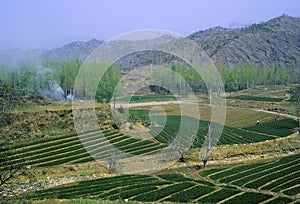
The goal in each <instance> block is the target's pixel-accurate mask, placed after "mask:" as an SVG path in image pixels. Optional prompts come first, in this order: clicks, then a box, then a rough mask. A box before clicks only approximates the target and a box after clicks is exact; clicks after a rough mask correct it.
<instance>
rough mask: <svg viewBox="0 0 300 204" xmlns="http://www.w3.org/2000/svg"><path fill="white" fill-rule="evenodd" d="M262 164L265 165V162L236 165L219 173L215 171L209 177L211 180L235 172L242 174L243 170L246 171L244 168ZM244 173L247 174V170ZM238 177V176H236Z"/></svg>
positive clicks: (228, 175) (231, 175)
mask: <svg viewBox="0 0 300 204" xmlns="http://www.w3.org/2000/svg"><path fill="white" fill-rule="evenodd" d="M264 165H266V164H265V163H254V164H248V165H242V166H237V167H234V168H232V169H228V170H225V171H222V172H220V173H216V174H214V175H212V176H211V177H210V178H211V179H213V180H218V179H225V177H234V176H235V174H237V175H240V174H244V171H246V170H250V169H253V168H257V167H259V166H264ZM262 168H264V167H262ZM246 175H248V173H247V172H246ZM238 178H240V176H238ZM229 181H231V180H228V181H226V182H229Z"/></svg>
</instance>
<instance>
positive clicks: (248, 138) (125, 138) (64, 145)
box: [0, 96, 300, 203]
mask: <svg viewBox="0 0 300 204" xmlns="http://www.w3.org/2000/svg"><path fill="white" fill-rule="evenodd" d="M154 97H158V96H154ZM146 98H147V97H146ZM150 98H151V97H150ZM158 98H159V97H158ZM167 98H168V97H167ZM152 99H153V98H152ZM133 100H136V101H133V102H134V103H139V102H140V101H141V102H145V101H147V100H148V99H143V98H136V99H135V98H133ZM162 100H163V99H162ZM166 100H169V99H166ZM230 100H233V99H230ZM234 100H235V99H234ZM241 101H243V100H241ZM267 103H282V102H267ZM160 107H161V109H157V110H155V109H153V105H151V106H136V107H132V108H130V109H129V114H130V116H131V118H132V123H133V126H132V127H133V131H134V130H135V128H137V127H140V126H141V125H142V124H143V123H145V124H148V125H146V126H143V127H141V128H140V129H138V130H143V131H146V132H147V133H150V135H151V137H145V138H143V137H136V136H134V135H131V134H130V133H125V132H122V131H121V130H119V129H117V128H115V127H114V126H113V125H112V123H111V122H109V121H111V119H109V120H107V121H108V122H105V123H101V125H100V126H99V128H98V129H92V130H88V131H86V132H80V133H78V134H77V133H75V132H73V133H66V134H57V135H54V136H47V137H44V138H39V139H30V140H24V141H22V142H16V143H13V144H9V145H8V146H7V148H5V149H4V151H2V154H3V155H5V160H6V161H5V163H4V165H1V169H0V170H7V169H9V167H10V166H14V165H17V166H25V167H26V168H27V167H28V168H29V169H32V170H34V171H35V172H37V174H36V176H37V178H38V180H39V181H43V182H46V183H47V182H50V183H49V184H46V185H45V187H44V188H41V189H40V190H35V191H32V190H31V191H28V192H26V193H21V192H20V190H18V191H16V192H19V193H17V195H14V196H17V197H15V198H17V199H25V200H30V201H35V200H44V199H54V200H55V199H58V200H60V199H67V200H71V199H78V200H81V199H88V200H90V199H91V200H110V201H112V202H121V201H122V202H124V200H125V199H126V200H127V199H128V200H129V201H132V202H156V203H162V202H166V203H168V202H171V203H189V202H193V203H239V201H241V200H243V201H245V203H247V202H248V203H261V202H263V203H291V202H295V203H296V202H298V201H299V192H300V190H299V182H300V180H299V179H298V178H299V176H300V174H299V169H300V166H299V159H300V157H299V148H300V141H299V137H298V136H297V135H296V133H295V128H296V127H297V125H298V124H297V121H296V120H294V119H293V117H288V116H285V115H280V114H276V113H271V112H267V111H260V110H253V109H250V108H247V109H246V108H236V107H234V108H233V107H228V110H227V119H226V122H225V125H224V128H223V132H222V135H221V137H220V140H219V141H218V144H217V146H216V147H215V149H214V150H213V151H212V153H211V155H210V156H209V157H208V165H207V168H205V169H204V168H202V161H201V160H200V159H199V149H200V148H201V147H202V144H203V142H204V139H205V136H206V134H207V132H208V129H209V125H210V122H209V120H210V114H211V110H210V108H209V106H208V105H206V104H201V105H199V109H200V112H201V115H200V116H199V118H192V117H190V116H185V115H183V116H180V115H179V113H180V112H179V111H178V104H174V103H172V102H170V104H164V105H161V106H160ZM23 109H24V110H25V109H26V111H28V112H30V111H33V112H34V111H35V110H32V108H30V107H24V108H23ZM29 109H30V111H29ZM45 109H46V110H47V111H48V109H49V107H47V106H46V107H42V106H41V107H39V108H38V109H37V110H36V111H41V112H44V111H45ZM64 109H68V106H67V105H66V106H64V107H63V110H61V107H59V108H58V111H59V114H61V113H64V112H68V113H69V112H70V111H67V110H64ZM124 109H125V110H126V108H124ZM106 110H107V109H105V108H99V109H97V111H101V113H103V112H105V111H106ZM17 111H22V108H20V109H19V110H17ZM54 111H55V107H54V106H53V107H51V112H52V114H54ZM48 112H49V111H48ZM36 115H37V114H36ZM98 115H99V116H98V117H99V119H100V120H102V121H103V120H104V118H109V117H108V116H109V114H106V115H105V116H104V115H101V114H98ZM274 118H276V120H274ZM257 120H260V123H259V124H258V125H257V124H256V121H257ZM182 121H188V122H190V123H193V122H195V121H196V122H199V127H198V132H197V135H196V138H195V139H194V141H193V143H192V145H191V149H190V151H189V152H187V153H186V154H185V155H184V157H185V158H186V160H185V162H176V163H175V164H174V165H173V166H170V167H168V168H166V169H162V171H160V172H156V173H153V174H150V175H133V174H128V175H126V174H120V173H119V172H117V171H114V169H113V168H111V169H110V166H102V167H100V168H99V166H100V165H99V164H98V163H97V162H96V161H95V158H96V159H99V160H102V159H103V160H107V159H110V158H112V155H113V153H112V152H111V145H113V146H114V147H116V148H118V149H119V150H121V151H123V152H124V153H128V155H130V159H134V156H135V155H140V156H147V155H152V154H155V153H159V152H160V151H161V150H164V149H165V148H167V147H168V146H169V145H170V144H172V142H173V141H174V138H175V137H176V136H178V131H179V127H180V125H181V123H182ZM160 124H164V125H163V126H161V125H160ZM182 136H184V135H182ZM183 138H188V137H183ZM87 150H88V151H87ZM177 156H178V158H179V154H178V155H177ZM195 166H197V168H198V167H199V166H200V170H199V168H198V169H197V170H196V168H195ZM79 175H80V176H79ZM23 177H24V176H23ZM23 177H22V179H23ZM69 179H70V181H69ZM59 180H64V182H63V183H60V182H59ZM18 182H19V181H18ZM20 182H21V183H22V182H23V180H21V181H20ZM50 184H51V185H50ZM61 184H64V185H61ZM22 185H23V184H22ZM22 185H20V186H21V187H22ZM15 188H16V189H18V187H15ZM21 190H22V191H23V189H21ZM5 193H9V191H6V192H5ZM6 199H10V198H9V197H8V198H7V197H6Z"/></svg>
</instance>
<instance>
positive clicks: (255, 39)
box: [0, 15, 300, 67]
mask: <svg viewBox="0 0 300 204" xmlns="http://www.w3.org/2000/svg"><path fill="white" fill-rule="evenodd" d="M186 37H187V38H189V39H191V40H193V41H195V42H196V43H197V44H198V45H199V46H201V47H202V48H203V49H204V50H205V51H206V52H207V54H208V55H209V56H210V57H211V59H212V60H213V61H214V62H215V63H216V64H217V65H219V64H221V65H222V64H223V65H226V66H230V67H232V66H237V65H238V66H240V65H243V64H247V63H253V64H257V65H261V64H272V63H276V62H281V63H284V64H288V65H295V64H296V65H298V64H300V18H296V17H291V16H286V15H282V16H279V17H276V18H273V19H271V20H268V21H266V22H261V23H254V24H252V25H250V26H246V27H243V28H224V27H221V26H217V27H212V28H209V29H206V30H200V31H197V32H194V33H192V34H190V35H188V36H186ZM103 42H104V41H102V40H97V39H91V40H89V41H86V42H83V41H75V42H71V43H68V44H66V45H64V46H62V47H59V48H54V49H51V50H31V51H27V52H21V51H16V50H14V51H12V52H8V51H3V50H2V51H1V50H0V62H1V61H5V58H9V59H10V61H13V60H15V59H19V60H20V61H22V60H24V59H22V56H23V57H24V56H26V57H24V58H30V57H33V58H34V59H40V60H49V61H68V60H73V59H77V60H81V61H84V60H85V59H86V58H87V57H88V56H89V54H90V53H91V52H92V51H93V50H94V49H96V48H97V47H98V46H100V45H101V44H102V43H103ZM14 53H17V54H14ZM5 56H6V57H5ZM16 56H17V57H16ZM20 56H21V57H20ZM151 57H153V54H152V55H151ZM163 57H164V56H163V55H162V54H161V53H160V54H159V57H154V59H155V60H157V59H159V58H163ZM166 57H169V56H167V55H166ZM12 59H13V60H12ZM144 59H145V57H143V58H141V60H144ZM161 61H164V60H161ZM138 64H143V63H140V62H139V63H138Z"/></svg>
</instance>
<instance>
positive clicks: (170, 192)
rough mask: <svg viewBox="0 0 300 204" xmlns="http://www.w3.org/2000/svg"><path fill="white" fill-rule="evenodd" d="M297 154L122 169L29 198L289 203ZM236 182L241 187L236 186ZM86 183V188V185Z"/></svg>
mask: <svg viewBox="0 0 300 204" xmlns="http://www.w3.org/2000/svg"><path fill="white" fill-rule="evenodd" d="M299 160H300V154H295V155H291V156H287V157H284V158H282V159H281V160H277V161H270V162H264V163H257V164H250V165H243V166H238V167H233V168H226V169H224V168H223V169H220V168H219V169H208V170H204V171H201V172H200V176H201V177H199V179H193V178H189V177H186V176H184V175H182V174H158V175H153V176H145V175H123V176H116V177H110V178H100V179H94V180H89V181H81V182H78V183H76V184H73V185H68V186H60V187H55V188H50V189H46V190H41V191H38V192H35V193H34V194H32V195H30V196H29V198H30V199H45V198H58V199H69V198H92V199H109V200H119V199H129V200H135V201H142V202H146V201H147V202H151V201H156V202H163V201H170V202H179V203H183V202H184V203H186V202H199V203H218V202H220V203H241V201H242V203H261V202H264V203H290V202H294V201H296V200H297V199H299V193H300V189H299V188H300V186H299V185H300V184H299V183H300V182H299V178H300V177H299V170H300V168H299V164H298V163H299ZM238 186H240V187H242V188H237V187H238ZM87 187H88V188H87Z"/></svg>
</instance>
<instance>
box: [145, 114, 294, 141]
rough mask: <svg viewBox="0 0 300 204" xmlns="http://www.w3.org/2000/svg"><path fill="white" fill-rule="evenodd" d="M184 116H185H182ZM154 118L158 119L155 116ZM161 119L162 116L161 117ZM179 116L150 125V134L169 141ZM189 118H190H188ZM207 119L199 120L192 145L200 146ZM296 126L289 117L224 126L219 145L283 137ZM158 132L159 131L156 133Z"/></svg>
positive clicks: (160, 139)
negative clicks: (242, 125)
mask: <svg viewBox="0 0 300 204" xmlns="http://www.w3.org/2000/svg"><path fill="white" fill-rule="evenodd" d="M183 117H185V116H183ZM156 120H160V117H159V116H156ZM161 120H163V118H161ZM180 120H181V117H180V116H168V117H167V122H166V125H165V127H164V128H163V130H162V128H159V127H155V126H151V127H150V129H151V131H150V132H151V133H152V135H157V136H156V137H155V139H156V140H157V141H159V142H161V143H170V141H172V140H173V138H174V137H175V136H176V134H177V132H178V129H179V127H180ZM189 120H191V119H190V118H189ZM208 126H209V122H208V121H203V120H201V121H200V125H199V130H198V134H197V136H198V137H197V138H196V140H195V141H194V146H196V147H201V146H202V143H203V140H204V135H206V134H207V132H208ZM295 127H297V121H295V120H293V119H289V118H284V119H281V120H278V121H276V123H275V122H267V123H263V124H260V125H253V126H248V127H245V128H234V127H229V126H224V129H223V133H222V135H221V138H220V140H219V143H218V144H219V145H225V144H228V145H230V144H247V143H255V142H261V141H265V140H272V139H276V138H279V137H285V136H288V135H290V134H292V133H293V129H294V128H295ZM158 132H160V133H159V134H158Z"/></svg>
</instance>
